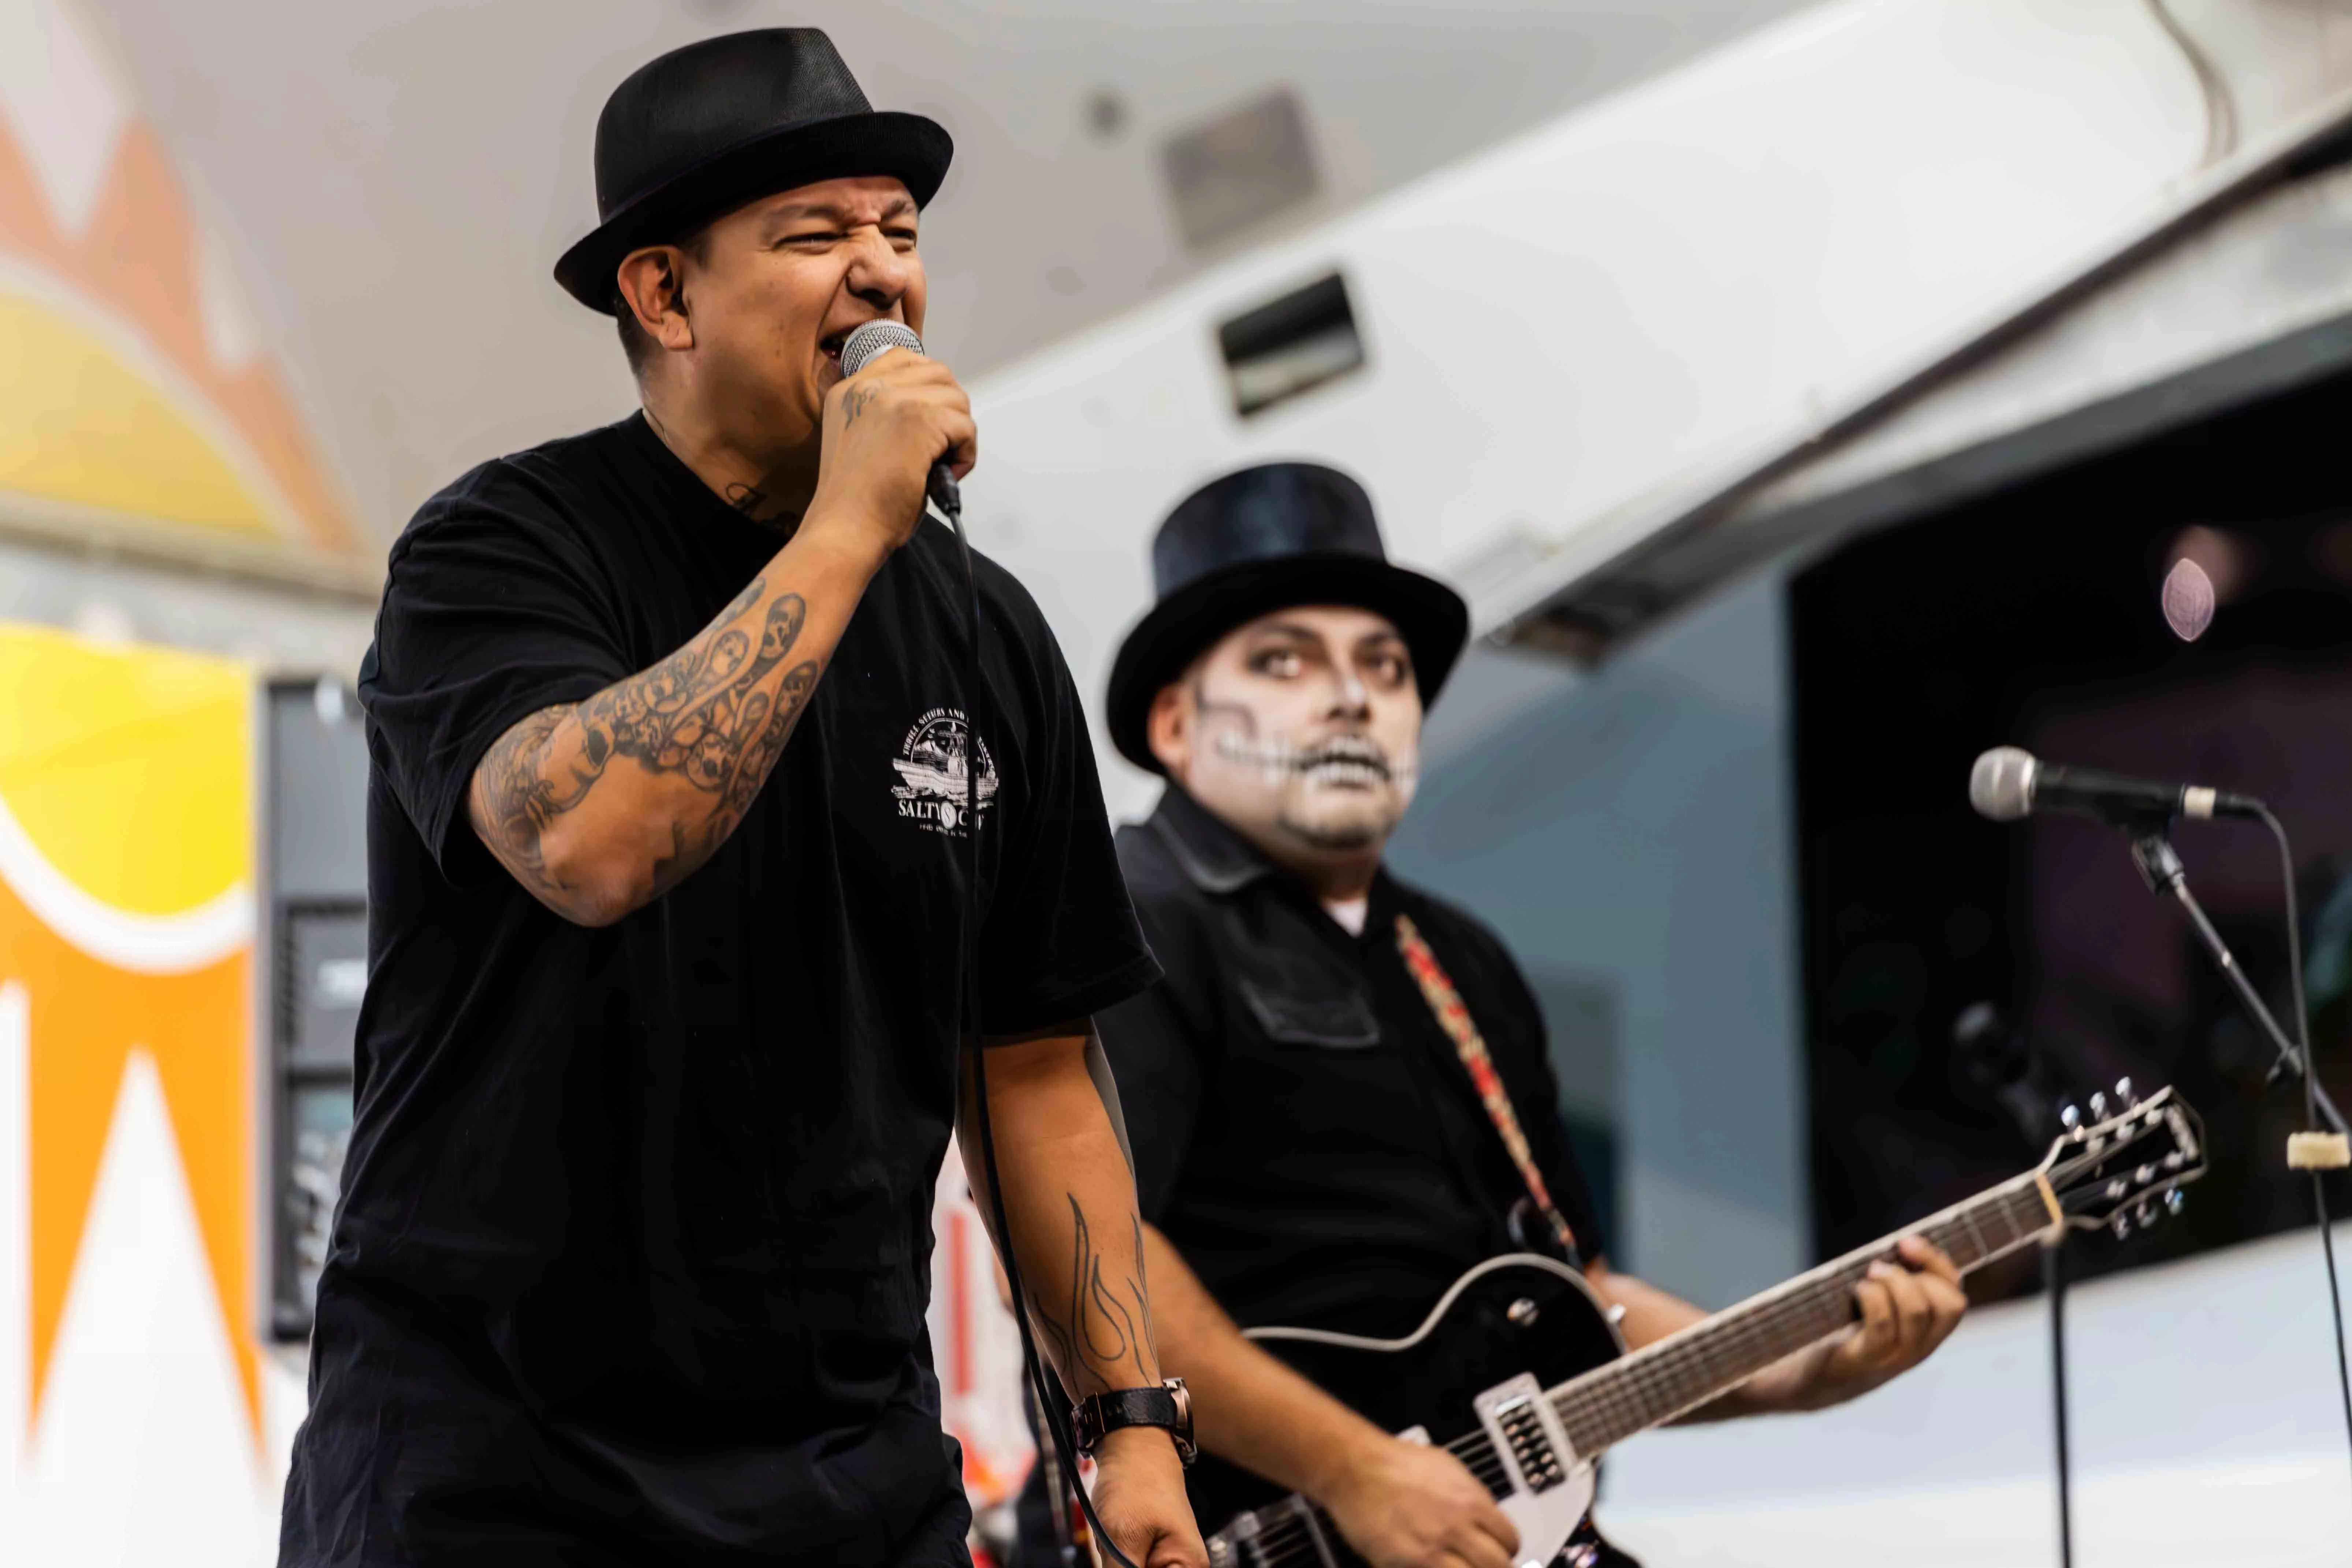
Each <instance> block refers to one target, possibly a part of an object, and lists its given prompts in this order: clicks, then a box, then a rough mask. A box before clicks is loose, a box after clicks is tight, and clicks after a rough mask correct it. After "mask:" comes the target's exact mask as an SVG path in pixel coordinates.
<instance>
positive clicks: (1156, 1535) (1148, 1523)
mask: <svg viewBox="0 0 2352 1568" xmlns="http://www.w3.org/2000/svg"><path fill="white" fill-rule="evenodd" d="M1095 1467H1096V1468H1095V1485H1094V1504H1095V1513H1096V1515H1097V1517H1099V1518H1100V1519H1101V1520H1102V1525H1103V1531H1104V1533H1106V1534H1108V1536H1109V1537H1110V1540H1111V1544H1113V1545H1114V1546H1117V1547H1118V1549H1119V1551H1120V1552H1124V1553H1126V1555H1127V1559H1128V1561H1129V1562H1130V1563H1134V1564H1135V1565H1136V1568H1209V1549H1208V1548H1207V1547H1206V1546H1204V1545H1202V1542H1201V1527H1200V1526H1199V1525H1198V1524H1196V1523H1194V1522H1193V1521H1192V1502H1191V1500H1188V1499H1187V1498H1186V1497H1185V1495H1184V1467H1183V1464H1182V1462H1181V1461H1180V1460H1179V1459H1178V1458H1176V1445H1175V1443H1174V1441H1173V1440H1172V1439H1171V1438H1170V1436H1168V1434H1167V1433H1166V1432H1163V1431H1161V1430H1160V1428H1159V1427H1156V1426H1129V1427H1124V1428H1122V1429H1120V1430H1119V1431H1117V1432H1112V1433H1108V1434H1107V1435H1105V1436H1104V1437H1103V1439H1102V1441H1100V1442H1099V1443H1097V1444H1096V1445H1095ZM1097 1555H1098V1558H1099V1560H1100V1561H1101V1562H1103V1563H1115V1562H1116V1561H1117V1559H1115V1558H1113V1557H1112V1556H1111V1555H1110V1553H1108V1552H1100V1553H1098V1554H1097Z"/></svg>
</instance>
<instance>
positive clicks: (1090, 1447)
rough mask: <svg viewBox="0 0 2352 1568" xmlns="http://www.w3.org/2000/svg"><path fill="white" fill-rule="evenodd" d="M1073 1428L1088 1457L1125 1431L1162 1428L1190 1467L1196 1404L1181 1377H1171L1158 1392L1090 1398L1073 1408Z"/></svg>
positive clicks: (1137, 1391)
mask: <svg viewBox="0 0 2352 1568" xmlns="http://www.w3.org/2000/svg"><path fill="white" fill-rule="evenodd" d="M1070 1425H1071V1426H1072V1427H1073V1428H1075V1430H1076V1436H1077V1440H1078V1448H1079V1451H1080V1452H1082V1453H1087V1454H1091V1453H1093V1452H1094V1450H1095V1445H1096V1444H1097V1443H1099V1442H1101V1441H1102V1440H1103V1438H1105V1437H1107V1436H1109V1435H1110V1434H1111V1433H1113V1432H1117V1431H1118V1430H1120V1429H1121V1428H1123V1427H1128V1426H1158V1427H1160V1428H1161V1429H1163V1430H1164V1431H1166V1432H1167V1434H1168V1435H1169V1436H1170V1437H1171V1438H1173V1439H1174V1440H1175V1444H1176V1454H1177V1457H1178V1458H1181V1459H1182V1460H1183V1461H1184V1463H1185V1464H1187V1465H1190V1464H1191V1463H1192V1456H1193V1449H1192V1395H1191V1394H1190V1393H1189V1392H1188V1391H1187V1390H1186V1389H1185V1387H1184V1380H1183V1379H1182V1378H1181V1377H1171V1378H1170V1379H1169V1380H1168V1381H1167V1382H1166V1383H1164V1384H1160V1386H1159V1387H1157V1388H1114V1389H1111V1390H1110V1391H1109V1392H1108V1393H1104V1394H1088V1395H1087V1397H1086V1398H1084V1399H1081V1400H1079V1401H1078V1402H1077V1403H1076V1404H1075V1405H1072V1406H1071V1407H1070Z"/></svg>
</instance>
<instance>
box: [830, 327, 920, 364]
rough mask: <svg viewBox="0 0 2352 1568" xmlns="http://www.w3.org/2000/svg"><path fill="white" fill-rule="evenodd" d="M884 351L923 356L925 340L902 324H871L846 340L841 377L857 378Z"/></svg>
mask: <svg viewBox="0 0 2352 1568" xmlns="http://www.w3.org/2000/svg"><path fill="white" fill-rule="evenodd" d="M885 349H905V350H906V351H907V352H908V353H922V352H923V340H922V339H920V338H919V337H917V336H916V335H915V333H914V330H913V329H912V328H910V327H908V325H907V324H906V323H905V322H903V321H868V322H866V324H865V325H864V326H862V327H860V328H858V329H857V330H856V331H854V332H852V333H850V334H849V336H848V337H847V338H845V339H844V340H843V342H842V345H841V374H844V375H856V374H857V373H858V372H859V371H861V370H864V369H865V368H866V366H867V365H868V364H870V363H873V361H874V358H875V356H876V355H877V354H879V353H882V351H883V350H885Z"/></svg>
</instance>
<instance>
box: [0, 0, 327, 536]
mask: <svg viewBox="0 0 2352 1568" xmlns="http://www.w3.org/2000/svg"><path fill="white" fill-rule="evenodd" d="M0 55H9V56H13V57H14V59H13V62H12V61H10V60H5V59H0V492H5V493H6V494H10V495H14V496H16V497H19V498H30V500H31V501H32V503H34V504H35V505H37V504H39V503H42V502H47V503H52V504H57V503H61V504H62V505H63V506H64V507H67V508H69V509H74V510H77V511H79V512H81V513H85V514H87V513H92V512H95V513H100V514H112V515H115V516H120V517H122V518H124V519H128V520H135V521H139V522H142V523H163V524H166V525H176V526H178V527H180V528H183V529H196V530H201V531H205V532H207V533H212V534H214V535H215V536H217V535H218V534H221V533H226V534H229V535H232V536H238V535H241V536H244V537H247V538H248V539H252V540H255V541H257V542H277V543H282V544H288V545H292V546H294V547H297V548H305V547H307V548H310V549H314V550H324V551H328V552H352V551H354V550H355V549H356V548H357V547H358V546H359V544H360V543H361V540H360V538H359V536H358V535H357V534H356V533H355V531H353V529H352V525H351V522H350V521H349V519H348V517H347V516H346V514H345V512H344V510H343V509H342V507H341V505H339V504H338V502H337V500H336V499H335V497H334V494H333V491H332V489H331V486H330V485H329V484H328V482H327V480H326V479H325V477H324V475H323V474H322V472H321V471H320V468H319V466H318V464H317V462H316V461H315V460H314V458H313V457H312V455H311V451H310V443H309V442H308V440H307V439H306V438H305V437H304V434H303V431H302V426H301V422H300V420H299V418H298V417H297V416H296V415H295V412H294V409H293V407H292V405H290V404H289V402H288V400H287V397H286V395H285V393H284V392H283V391H282V390H281V389H280V387H279V384H278V379H277V377H276V376H275V375H274V374H272V373H271V371H270V370H269V368H268V366H267V365H266V364H264V363H261V362H260V361H259V360H258V359H257V358H256V357H255V355H254V354H253V353H252V351H251V348H250V344H249V338H250V334H249V331H247V329H245V328H244V326H243V324H242V318H241V316H240V315H239V314H238V312H237V310H236V305H235V303H234V294H233V291H231V290H229V289H228V288H227V285H226V279H225V278H224V277H223V275H222V274H221V271H220V268H219V267H218V264H217V258H216V256H215V253H214V252H213V251H212V250H211V249H210V247H208V246H207V245H206V243H205V237H204V236H203V234H202V233H201V231H200V230H199V228H198V227H197V226H196V225H195V224H194V221H193V220H192V217H191V215H190V212H189V208H188V205H187V203H186V201H185V199H184V196H183V195H182V192H181V188H180V184H179V182H178V181H177V180H176V179H175V178H174V176H173V171H172V168H171V165H170V163H169V162H168V160H167V159H166V157H165V155H164V151H163V144H162V142H160V141H159V140H158V139H157V137H156V135H155V133H154V132H152V130H151V129H149V128H148V127H147V126H146V125H145V124H144V123H142V121H140V120H139V119H138V118H137V116H136V115H135V114H132V113H131V112H130V111H129V109H128V105H127V100H121V89H120V87H119V85H118V84H117V83H116V82H115V80H114V79H113V77H112V73H111V72H110V70H109V69H108V68H107V67H106V65H105V62H104V60H103V59H102V58H100V56H99V55H98V53H97V51H96V50H95V48H94V47H93V46H92V44H91V42H90V40H89V36H88V35H87V33H86V31H84V30H83V28H82V27H81V26H80V23H79V17H78V16H76V15H75V14H74V13H72V12H71V11H70V10H69V9H68V8H67V6H66V5H65V3H64V0H11V4H10V5H8V6H5V7H0ZM118 100H121V101H118ZM0 507H5V503H0ZM17 510H26V509H25V508H22V507H20V508H18V509H17Z"/></svg>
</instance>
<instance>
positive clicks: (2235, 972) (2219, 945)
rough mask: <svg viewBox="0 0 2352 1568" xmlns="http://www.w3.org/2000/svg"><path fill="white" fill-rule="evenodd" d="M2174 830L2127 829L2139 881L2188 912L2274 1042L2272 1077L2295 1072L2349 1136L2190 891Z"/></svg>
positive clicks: (2159, 826) (2334, 1125)
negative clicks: (2167, 833) (2175, 845)
mask: <svg viewBox="0 0 2352 1568" xmlns="http://www.w3.org/2000/svg"><path fill="white" fill-rule="evenodd" d="M2168 826H2170V825H2169V823H2168V822H2165V823H2153V822H2151V823H2143V824H2138V825H2135V826H2132V827H2130V828H2127V829H2126V831H2128V832H2129V833H2130V834H2131V835H2132V864H2134V865H2135V866H2137V867H2138V868H2139V874H2140V879H2141V880H2143V881H2145V882H2146V883H2147V890H2148V891H2149V892H2151V893H2155V894H2157V895H2158V896H2159V897H2160V896H2162V895H2163V894H2166V893H2170V894H2171V895H2172V896H2173V898H2174V899H2175V900H2178V901H2179V905H2180V907H2181V908H2182V909H2183V910H2187V911H2188V914H2189V925H2190V926H2191V927H2193V928H2194V929H2195V931H2196V932H2197V937H2198V940H2199V941H2200V942H2203V943H2204V944H2205V952H2206V953H2207V954H2208V955H2209V956H2210V957H2211V959H2212V960H2213V967H2214V968H2216V969H2218V970H2220V971H2221V975H2222V978H2224V979H2226V980H2227V981H2229V983H2230V988H2231V990H2232V991H2234V992H2235V993H2236V994H2237V997H2238V1005H2240V1006H2242V1007H2243V1008H2244V1009H2245V1010H2246V1014H2247V1016H2249V1017H2251V1018H2252V1019H2253V1020H2254V1022H2255V1023H2257V1024H2259V1025H2261V1026H2262V1027H2263V1033H2264V1034H2267V1035H2268V1036H2270V1037H2271V1044H2272V1045H2273V1046H2274V1047H2277V1048H2278V1062H2277V1064H2276V1065H2275V1066H2274V1067H2273V1068H2272V1069H2271V1070H2272V1074H2273V1076H2274V1077H2275V1076H2276V1075H2278V1074H2280V1073H2286V1072H2292V1073H2294V1074H2295V1075H2297V1076H2298V1077H2301V1078H2304V1079H2307V1080H2308V1087H2309V1089H2310V1092H2311V1096H2312V1100H2313V1101H2314V1102H2315V1104H2316V1105H2317V1106H2318V1108H2319V1113H2320V1115H2321V1116H2322V1117H2324V1118H2326V1122H2327V1125H2328V1126H2329V1128H2331V1129H2332V1130H2334V1131H2337V1132H2343V1131H2347V1128H2346V1126H2345V1122H2344V1113H2343V1112H2342V1111H2340V1110H2336V1102H2335V1101H2334V1100H2330V1099H2329V1098H2328V1097H2327V1089H2326V1085H2324V1084H2322V1083H2320V1082H2319V1080H2318V1079H2314V1078H2312V1077H2311V1067H2310V1064H2309V1063H2307V1062H2305V1060H2304V1058H2303V1052H2302V1051H2301V1050H2300V1049H2298V1048H2297V1047H2296V1046H2295V1044H2294V1041H2293V1040H2290V1039H2288V1038H2287V1036H2286V1031H2285V1030H2284V1029H2282V1028H2280V1027H2279V1021H2278V1019H2277V1018H2276V1017H2274V1016H2273V1015H2272V1013H2271V1010H2270V1008H2269V1007H2268V1006H2267V1005H2264V1004H2263V997H2262V993H2261V992H2259V991H2256V990H2255V989H2254V985H2253V982H2252V981H2251V980H2248V979H2247V978H2246V972H2245V970H2244V969H2243V968H2242V967H2240V965H2239V963H2238V957H2237V954H2235V953H2233V952H2231V951H2230V946H2229V943H2227V942H2223V941H2222V940H2221V932H2220V931H2215V930H2214V929H2213V922H2212V921H2210V920H2208V919H2206V918H2205V907H2204V906H2203V905H2202V904H2200V903H2199V902H2198V901H2197V895H2196V894H2194V893H2192V892H2190V891H2189V871H2188V868H2186V867H2184V866H2183V865H2181V863H2180V857H2179V854H2177V853H2175V852H2174V850H2173V847H2172V840H2171V839H2170V838H2168V837H2166V836H2165V830H2166V828H2167V827H2168Z"/></svg>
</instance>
